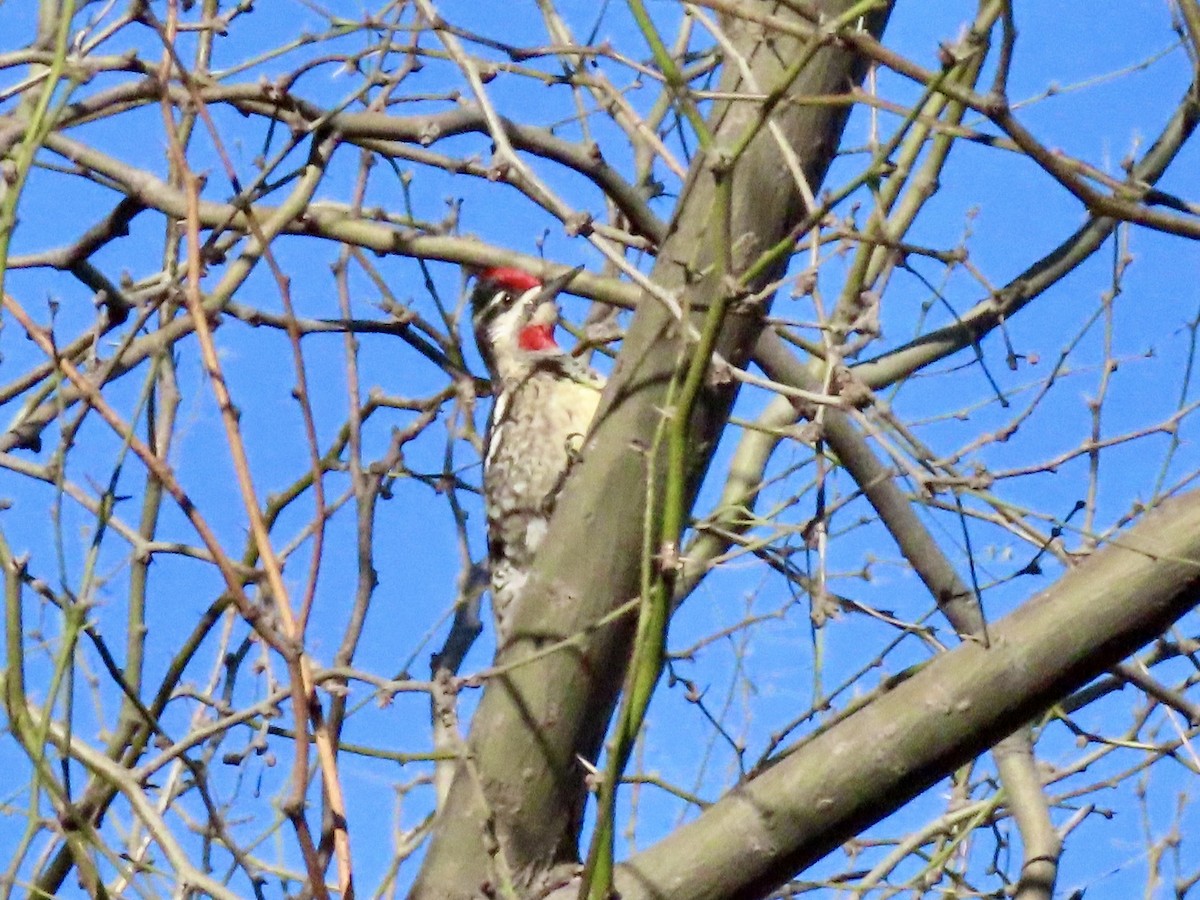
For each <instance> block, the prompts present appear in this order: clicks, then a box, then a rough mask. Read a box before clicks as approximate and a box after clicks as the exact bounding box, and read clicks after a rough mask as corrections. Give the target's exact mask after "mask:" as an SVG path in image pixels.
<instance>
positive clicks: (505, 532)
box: [471, 268, 604, 646]
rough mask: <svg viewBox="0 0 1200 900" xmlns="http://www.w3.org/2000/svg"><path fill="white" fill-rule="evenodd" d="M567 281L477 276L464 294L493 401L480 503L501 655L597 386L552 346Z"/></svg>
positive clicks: (506, 273) (497, 273)
mask: <svg viewBox="0 0 1200 900" xmlns="http://www.w3.org/2000/svg"><path fill="white" fill-rule="evenodd" d="M574 274H575V273H574V272H572V273H569V274H568V275H566V276H564V277H561V278H557V279H552V280H551V281H550V282H548V283H545V284H543V283H542V281H541V280H540V279H538V278H536V277H534V276H533V275H531V274H529V273H528V272H524V271H522V270H520V269H512V268H492V269H485V270H484V271H482V272H480V273H479V274H478V282H477V284H476V286H475V290H474V291H473V293H472V295H471V310H472V319H473V322H474V325H475V340H476V342H477V343H478V345H479V352H480V354H481V355H482V356H483V360H484V363H485V364H486V365H487V368H488V372H489V374H490V375H491V379H492V385H493V395H494V402H493V405H492V412H491V416H490V418H489V420H488V429H487V440H486V447H487V452H486V456H485V458H484V463H483V496H484V504H485V507H486V511H487V523H488V558H489V562H490V566H491V583H492V611H493V613H494V614H495V619H496V640H497V643H498V644H499V645H501V646H503V644H504V643H506V642H507V640H508V638H509V637H510V634H509V632H510V624H511V620H512V612H513V604H514V601H515V600H516V598H517V597H518V596H519V595H520V593H521V590H522V588H523V587H524V586H525V582H526V581H527V580H528V577H529V569H530V566H531V565H532V563H533V556H534V552H535V551H536V550H537V548H538V545H539V544H541V542H542V538H543V537H545V534H546V528H547V526H548V525H549V522H550V515H551V513H552V512H553V511H554V504H555V501H556V500H557V499H558V494H559V491H560V490H561V489H562V486H563V482H564V481H565V480H566V476H567V473H568V472H569V471H570V468H571V464H572V463H573V461H574V460H575V459H576V458H577V456H578V453H579V449H580V448H581V447H582V446H583V439H584V437H585V436H586V435H587V431H588V426H589V425H591V422H592V418H593V416H594V415H595V412H596V405H597V403H598V402H599V400H600V390H601V388H602V387H603V386H604V381H603V379H602V378H601V377H600V376H599V375H597V374H596V373H595V372H593V371H592V370H591V369H589V368H588V367H587V366H586V365H584V364H583V363H582V362H581V361H580V360H578V359H576V358H574V357H572V356H571V355H569V354H568V353H567V352H566V351H565V350H563V348H561V347H560V346H559V345H558V344H557V343H556V342H555V340H554V328H555V325H556V324H557V323H558V305H557V304H556V303H555V300H554V298H555V295H556V294H557V293H558V292H559V291H560V290H561V289H562V288H563V286H564V285H565V284H566V282H567V281H569V280H570V278H571V277H572V276H573V275H574Z"/></svg>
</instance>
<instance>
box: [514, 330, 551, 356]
mask: <svg viewBox="0 0 1200 900" xmlns="http://www.w3.org/2000/svg"><path fill="white" fill-rule="evenodd" d="M517 343H518V344H519V345H520V347H521V349H522V350H553V349H554V348H555V347H557V346H558V344H557V343H556V342H555V340H554V326H553V325H529V326H527V327H525V328H522V329H521V333H520V335H518V336H517Z"/></svg>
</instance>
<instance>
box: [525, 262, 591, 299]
mask: <svg viewBox="0 0 1200 900" xmlns="http://www.w3.org/2000/svg"><path fill="white" fill-rule="evenodd" d="M583 270H584V267H583V266H576V267H575V268H573V269H569V270H568V271H566V272H563V273H562V274H561V275H555V276H554V277H553V278H551V279H550V280H549V281H547V282H544V283H543V284H542V289H541V290H540V291H538V292H537V293H536V294H535V295H534V297H533V302H534V304H535V305H540V304H542V303H549V302H550V301H552V300H553V299H554V298H555V297H557V296H558V295H559V294H561V293H562V291H563V289H564V288H565V287H566V286H567V285H569V284H570V283H571V282H572V281H574V280H575V276H576V275H578V274H579V273H580V272H582V271H583Z"/></svg>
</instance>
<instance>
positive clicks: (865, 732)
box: [554, 492, 1200, 900]
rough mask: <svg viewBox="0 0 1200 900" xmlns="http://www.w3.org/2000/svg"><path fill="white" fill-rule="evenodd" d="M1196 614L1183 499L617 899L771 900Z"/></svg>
mask: <svg viewBox="0 0 1200 900" xmlns="http://www.w3.org/2000/svg"><path fill="white" fill-rule="evenodd" d="M1198 601H1200V492H1192V493H1190V494H1187V495H1185V496H1183V497H1180V498H1178V499H1174V500H1169V501H1167V502H1166V503H1164V504H1163V506H1161V507H1160V508H1159V509H1157V510H1155V511H1154V512H1152V513H1150V514H1149V515H1148V516H1147V517H1146V519H1145V520H1143V521H1142V522H1141V523H1140V524H1138V525H1137V526H1136V527H1135V528H1133V529H1132V530H1130V531H1129V532H1128V533H1127V534H1126V535H1124V536H1123V537H1122V538H1120V539H1119V540H1118V541H1117V542H1115V543H1113V544H1111V545H1109V546H1107V547H1105V548H1104V549H1103V550H1100V551H1098V552H1097V553H1096V554H1095V555H1094V556H1092V557H1091V558H1090V559H1088V560H1087V561H1085V562H1084V563H1082V564H1081V565H1080V566H1079V567H1078V568H1076V569H1072V570H1071V571H1069V572H1068V573H1067V574H1066V575H1064V576H1063V577H1062V578H1061V579H1059V581H1058V582H1057V583H1056V584H1055V585H1053V586H1052V587H1050V588H1048V589H1047V590H1046V591H1044V592H1042V593H1041V594H1040V595H1038V596H1037V597H1035V598H1034V599H1032V600H1030V601H1029V602H1028V603H1026V604H1025V605H1024V606H1022V607H1021V608H1020V609H1018V610H1017V611H1016V612H1014V613H1012V614H1011V615H1009V616H1007V617H1006V618H1004V619H1002V620H1001V621H999V622H998V623H996V624H995V625H993V626H992V628H991V637H992V642H991V646H990V647H983V646H982V645H980V644H977V643H974V642H970V643H965V644H963V645H961V646H959V647H958V648H957V649H955V650H952V651H951V652H949V653H947V654H945V655H943V656H940V657H938V658H937V659H935V660H934V661H932V662H931V663H929V664H928V665H927V666H925V667H924V668H923V669H921V670H920V671H918V672H916V673H915V674H913V675H912V677H910V678H908V679H907V680H905V681H902V682H901V683H900V684H898V685H897V686H896V687H895V688H894V689H893V690H892V691H891V692H890V693H888V694H886V695H884V696H882V697H880V698H879V699H878V700H876V701H875V702H873V703H871V704H869V705H868V706H866V707H864V708H863V709H862V710H860V711H858V712H856V713H854V714H852V715H851V716H849V717H848V718H846V719H844V720H843V721H841V722H839V723H838V724H836V725H834V726H833V727H831V728H830V729H829V730H827V731H825V732H823V733H820V734H818V735H816V736H815V737H813V738H811V739H809V740H807V741H806V742H805V743H803V744H802V745H800V746H798V747H796V748H794V749H793V750H791V751H790V752H785V753H783V754H781V755H780V756H779V757H778V758H777V762H776V765H775V766H774V767H773V768H770V769H767V770H766V771H765V772H763V774H761V775H759V776H758V777H756V778H754V779H752V780H750V781H748V782H746V783H744V784H742V785H740V786H738V787H737V788H735V789H734V790H733V791H731V792H730V793H729V794H728V795H727V796H726V797H725V798H724V799H722V800H720V801H719V802H717V803H716V804H714V805H713V806H711V807H710V808H709V809H708V810H706V811H705V812H704V813H702V814H701V815H700V817H699V818H698V819H696V820H695V821H693V822H691V823H689V824H687V825H685V826H683V827H682V828H680V829H678V830H677V831H675V832H674V833H672V834H671V835H670V836H669V837H667V838H666V839H664V840H662V841H660V842H659V843H658V844H656V845H654V846H653V847H650V848H649V849H647V850H646V851H644V852H642V853H639V854H637V855H636V856H634V857H633V858H632V859H630V860H629V861H628V862H627V863H626V864H624V865H623V866H621V867H620V868H619V869H618V873H617V888H618V890H619V891H620V893H621V897H622V900H674V898H679V900H684V898H687V900H723V898H728V897H757V896H763V895H765V894H767V893H768V892H770V891H771V890H772V889H773V888H774V887H776V886H778V885H779V884H781V883H783V882H784V881H786V880H787V879H788V878H790V877H792V876H793V875H794V874H795V873H797V872H799V871H802V870H803V869H804V868H805V867H806V866H809V865H811V864H812V863H814V862H816V861H817V860H818V859H820V858H821V857H822V856H824V855H825V854H826V853H828V852H830V851H831V850H833V849H834V848H836V847H837V846H839V845H840V844H841V843H843V842H844V841H846V840H848V839H849V838H851V837H853V836H854V835H855V834H858V833H859V832H860V831H861V830H862V829H864V828H866V827H868V826H869V825H871V824H873V823H875V822H878V821H879V820H881V819H883V818H884V817H885V816H887V815H888V814H890V813H891V812H893V811H894V810H896V809H898V808H899V807H900V806H902V805H903V804H904V803H907V802H908V801H909V800H910V799H912V798H913V797H915V796H916V795H917V794H919V793H920V792H921V791H923V790H925V789H926V788H928V787H929V786H930V785H932V784H934V783H935V782H937V781H938V780H939V779H941V778H944V777H946V776H947V775H948V774H949V773H950V772H952V771H953V770H954V769H955V768H956V767H958V766H960V765H962V764H963V763H965V762H967V761H968V760H970V759H973V758H974V757H976V756H978V755H979V754H980V753H982V752H983V751H985V750H986V749H988V747H989V746H991V745H992V744H993V743H994V742H995V741H997V740H998V739H999V738H1001V737H1003V736H1004V735H1005V734H1008V733H1009V732H1011V731H1012V730H1013V729H1014V728H1016V727H1018V726H1019V725H1020V724H1021V723H1022V722H1025V721H1028V720H1029V719H1031V718H1033V717H1034V716H1036V715H1037V714H1038V713H1040V712H1042V711H1043V710H1045V709H1046V708H1048V707H1049V706H1051V705H1053V704H1054V703H1055V702H1056V701H1057V700H1059V699H1060V698H1062V697H1064V696H1066V695H1067V694H1069V693H1070V692H1071V691H1073V690H1076V689H1078V688H1079V687H1081V686H1082V685H1084V684H1086V683H1087V682H1088V681H1090V680H1091V679H1093V678H1096V677H1097V676H1100V675H1103V674H1104V673H1105V672H1107V671H1108V670H1109V669H1110V668H1111V667H1112V666H1113V665H1115V664H1116V663H1117V662H1118V661H1120V660H1121V659H1123V658H1124V657H1126V656H1128V655H1129V654H1130V653H1132V652H1133V651H1135V650H1136V649H1137V648H1138V647H1141V646H1142V645H1144V644H1145V643H1147V642H1148V641H1151V640H1153V639H1154V638H1155V637H1157V636H1158V635H1160V634H1161V633H1162V632H1163V631H1165V630H1166V629H1167V628H1169V627H1170V626H1171V624H1172V623H1173V622H1175V621H1176V620H1177V619H1178V618H1179V617H1180V616H1182V615H1184V614H1185V613H1187V612H1188V611H1190V610H1191V609H1192V608H1193V607H1194V606H1195V605H1196V604H1197V602H1198ZM1064 622H1070V623H1071V627H1070V628H1064V627H1063V623H1064ZM554 896H555V900H566V898H567V897H569V896H570V894H569V893H566V892H563V893H560V894H556V895H554Z"/></svg>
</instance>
